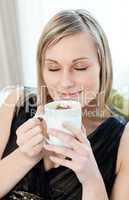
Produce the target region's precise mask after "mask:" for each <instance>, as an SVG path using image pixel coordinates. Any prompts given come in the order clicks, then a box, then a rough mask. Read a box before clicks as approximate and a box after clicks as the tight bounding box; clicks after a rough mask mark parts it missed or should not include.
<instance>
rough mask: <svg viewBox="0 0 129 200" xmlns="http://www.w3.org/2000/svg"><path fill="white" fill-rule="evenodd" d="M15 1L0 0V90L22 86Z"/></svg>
mask: <svg viewBox="0 0 129 200" xmlns="http://www.w3.org/2000/svg"><path fill="white" fill-rule="evenodd" d="M15 5H16V2H15V0H11V1H10V0H0V89H3V88H4V87H6V86H8V85H16V84H20V85H21V84H23V74H22V61H21V52H20V42H19V32H18V23H17V13H16V6H15Z"/></svg>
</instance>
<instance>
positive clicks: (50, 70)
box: [48, 69, 60, 72]
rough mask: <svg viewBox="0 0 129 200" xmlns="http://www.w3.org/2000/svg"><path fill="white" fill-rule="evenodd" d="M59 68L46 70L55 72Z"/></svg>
mask: <svg viewBox="0 0 129 200" xmlns="http://www.w3.org/2000/svg"><path fill="white" fill-rule="evenodd" d="M59 70H60V69H49V70H48V71H51V72H56V71H59Z"/></svg>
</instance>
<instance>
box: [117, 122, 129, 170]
mask: <svg viewBox="0 0 129 200" xmlns="http://www.w3.org/2000/svg"><path fill="white" fill-rule="evenodd" d="M128 150H129V122H128V123H127V124H126V125H125V127H124V131H123V134H122V137H121V140H120V145H119V149H118V158H117V167H116V173H118V172H119V171H120V170H121V168H126V167H128V168H129V155H128Z"/></svg>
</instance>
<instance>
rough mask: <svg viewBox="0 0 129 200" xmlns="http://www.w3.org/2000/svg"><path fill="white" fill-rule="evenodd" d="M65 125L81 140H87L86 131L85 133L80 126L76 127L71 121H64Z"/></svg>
mask: <svg viewBox="0 0 129 200" xmlns="http://www.w3.org/2000/svg"><path fill="white" fill-rule="evenodd" d="M63 127H64V128H65V129H67V130H68V131H70V132H72V134H73V135H74V136H75V137H76V138H77V139H78V140H79V141H80V142H85V139H86V132H85V133H84V132H83V131H84V129H83V131H82V130H80V129H79V128H75V127H74V126H73V125H72V124H71V123H69V122H64V123H63Z"/></svg>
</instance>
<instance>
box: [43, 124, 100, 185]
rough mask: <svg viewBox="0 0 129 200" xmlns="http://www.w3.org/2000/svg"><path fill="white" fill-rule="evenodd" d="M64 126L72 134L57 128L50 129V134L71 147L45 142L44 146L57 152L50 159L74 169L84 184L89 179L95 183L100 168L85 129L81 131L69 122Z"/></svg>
mask: <svg viewBox="0 0 129 200" xmlns="http://www.w3.org/2000/svg"><path fill="white" fill-rule="evenodd" d="M63 126H64V128H65V129H67V130H69V131H70V132H71V135H70V134H68V133H65V132H64V131H60V130H57V129H49V132H48V134H49V135H52V136H54V137H57V138H58V139H60V140H62V141H63V142H64V143H66V144H67V145H69V147H70V148H68V147H61V146H56V145H51V144H45V145H44V148H45V149H46V150H48V151H53V152H55V153H56V156H50V159H51V160H52V161H53V162H55V163H56V164H59V165H63V166H65V167H68V168H70V169H72V170H73V171H74V172H75V173H76V175H77V177H78V179H79V181H80V182H81V183H82V184H83V185H84V184H86V183H87V182H89V181H90V182H91V183H94V180H95V178H96V177H97V176H98V175H99V170H98V167H97V164H96V161H95V158H94V155H93V152H92V149H91V146H90V143H89V141H88V139H87V137H86V132H85V129H84V128H83V129H82V130H81V131H80V130H78V129H76V128H74V127H73V126H72V125H71V124H69V123H64V124H63ZM60 155H61V156H62V158H61V157H60ZM63 158H64V159H63ZM65 158H66V159H65ZM67 158H69V159H67Z"/></svg>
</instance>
